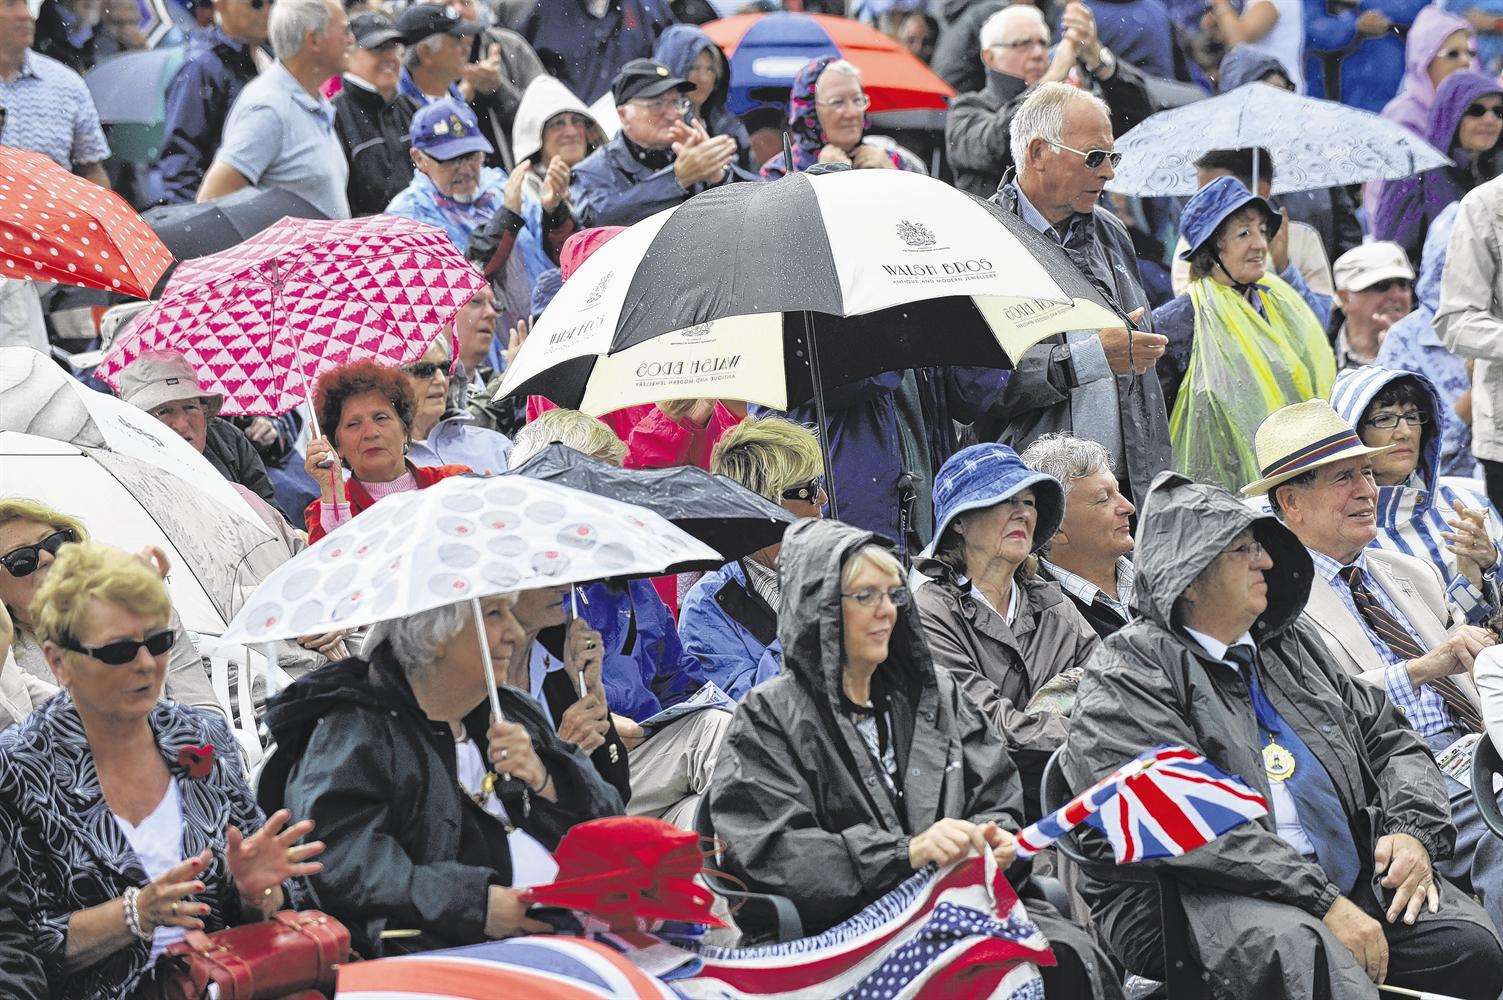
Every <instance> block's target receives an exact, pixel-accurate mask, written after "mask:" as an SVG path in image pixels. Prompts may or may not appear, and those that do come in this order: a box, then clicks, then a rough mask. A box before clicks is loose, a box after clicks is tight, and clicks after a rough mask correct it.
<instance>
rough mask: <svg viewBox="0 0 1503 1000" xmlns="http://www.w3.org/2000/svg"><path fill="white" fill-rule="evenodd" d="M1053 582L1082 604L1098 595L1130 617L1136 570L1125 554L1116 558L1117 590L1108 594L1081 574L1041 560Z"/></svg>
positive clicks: (1110, 606)
mask: <svg viewBox="0 0 1503 1000" xmlns="http://www.w3.org/2000/svg"><path fill="white" fill-rule="evenodd" d="M1041 561H1042V562H1043V564H1044V568H1045V569H1046V570H1048V572H1049V575H1050V576H1052V577H1053V578H1054V582H1055V583H1057V584H1059V588H1060V589H1061V590H1063V591H1064V592H1065V593H1067V594H1069V595H1070V596H1071V597H1073V598H1075V599H1076V600H1077V601H1079V602H1080V603H1082V604H1094V603H1095V602H1096V599H1097V598H1098V597H1099V598H1100V599H1101V603H1102V604H1105V605H1106V606H1107V607H1108V608H1111V609H1112V610H1113V611H1115V612H1116V613H1117V614H1119V615H1121V616H1122V617H1123V618H1124V619H1127V618H1131V617H1132V610H1131V608H1130V605H1131V604H1132V599H1133V593H1134V588H1135V587H1136V586H1137V580H1138V571H1137V568H1136V567H1135V566H1133V564H1132V560H1131V559H1129V558H1127V557H1126V556H1120V557H1118V559H1117V592H1116V593H1115V594H1109V593H1107V592H1106V591H1104V590H1102V589H1101V588H1100V587H1098V586H1096V585H1095V584H1094V583H1092V582H1091V581H1090V580H1087V579H1086V578H1085V577H1083V576H1076V575H1075V574H1074V573H1071V572H1070V571H1069V570H1067V569H1065V568H1064V567H1063V566H1061V565H1059V564H1058V563H1052V562H1050V561H1049V560H1047V559H1044V560H1041Z"/></svg>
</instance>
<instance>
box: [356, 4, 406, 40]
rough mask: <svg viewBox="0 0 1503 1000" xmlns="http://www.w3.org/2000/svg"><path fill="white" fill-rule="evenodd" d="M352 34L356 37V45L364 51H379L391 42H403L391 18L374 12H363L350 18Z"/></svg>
mask: <svg viewBox="0 0 1503 1000" xmlns="http://www.w3.org/2000/svg"><path fill="white" fill-rule="evenodd" d="M350 32H351V33H352V34H353V35H354V36H355V44H356V45H358V46H360V47H361V48H362V49H379V48H380V47H381V46H383V45H386V44H387V43H389V42H400V41H401V40H402V33H401V32H400V31H398V30H397V26H396V25H395V24H393V23H392V20H391V18H389V17H387V16H386V15H385V14H382V13H381V12H380V11H374V10H366V11H361V12H360V13H359V14H356V15H355V16H354V17H352V18H350Z"/></svg>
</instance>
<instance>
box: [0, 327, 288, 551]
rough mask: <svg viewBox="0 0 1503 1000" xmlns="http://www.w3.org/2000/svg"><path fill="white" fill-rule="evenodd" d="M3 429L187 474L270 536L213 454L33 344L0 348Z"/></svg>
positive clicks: (221, 507)
mask: <svg viewBox="0 0 1503 1000" xmlns="http://www.w3.org/2000/svg"><path fill="white" fill-rule="evenodd" d="M0 430H4V431H18V432H20V433H23V434H34V435H37V436H40V437H45V438H51V439H52V440H54V441H62V442H66V443H68V444H73V445H77V446H78V447H80V448H85V449H90V450H91V451H92V450H93V449H100V448H103V449H107V450H109V451H114V452H119V453H120V454H122V455H125V456H127V457H129V458H133V459H135V460H137V461H140V462H145V463H146V464H147V465H151V466H154V467H156V468H157V469H160V470H162V471H164V472H166V473H168V474H169V475H171V476H173V477H175V478H177V479H181V480H183V481H184V482H186V483H187V484H188V485H189V486H191V487H193V488H194V489H195V490H196V491H198V492H199V493H201V494H203V495H204V496H205V497H207V498H208V499H209V501H210V503H211V504H212V505H213V507H214V509H215V510H216V511H217V512H223V513H226V514H229V515H230V516H232V517H233V518H234V519H235V520H236V521H239V522H242V523H243V524H245V525H248V526H250V527H251V528H253V529H255V530H256V531H257V532H258V533H260V534H261V535H265V536H267V537H269V536H270V532H268V531H267V529H266V525H265V524H264V523H263V522H262V520H261V518H260V517H259V516H258V515H257V514H256V512H255V511H254V510H252V509H251V507H250V505H249V504H248V503H246V502H245V499H244V498H243V497H242V496H241V495H240V494H239V493H237V492H236V491H235V488H234V487H233V486H231V485H230V483H229V482H228V481H227V480H226V479H225V478H224V477H223V476H221V475H220V474H219V471H218V470H217V469H215V468H214V466H212V465H210V464H209V460H208V459H206V458H204V457H203V455H201V454H199V453H198V451H197V450H196V449H195V448H194V447H193V446H192V445H190V444H189V443H188V442H187V441H184V440H183V439H182V438H181V437H179V436H178V435H177V434H176V433H174V432H173V430H172V429H171V428H169V427H168V426H167V425H166V424H164V423H162V422H161V421H160V420H158V419H157V418H156V417H153V416H152V415H151V414H149V413H145V412H143V411H141V410H138V409H136V408H135V407H134V406H131V405H130V404H129V403H126V402H124V401H122V400H119V399H116V398H115V397H114V396H109V395H106V394H105V393H102V392H95V391H94V390H93V389H90V388H89V387H88V386H86V385H84V384H83V383H82V382H79V381H78V380H77V379H73V378H70V377H69V376H68V374H67V373H66V372H64V371H63V370H62V369H61V368H59V367H58V365H57V363H56V362H55V361H53V360H52V359H51V358H50V357H48V356H47V355H45V354H43V353H41V352H40V351H35V350H33V349H31V348H29V347H3V348H0Z"/></svg>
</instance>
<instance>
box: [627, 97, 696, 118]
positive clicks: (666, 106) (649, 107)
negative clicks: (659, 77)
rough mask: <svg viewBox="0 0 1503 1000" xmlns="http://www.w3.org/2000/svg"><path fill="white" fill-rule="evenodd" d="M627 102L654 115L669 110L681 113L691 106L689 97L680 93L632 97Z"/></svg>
mask: <svg viewBox="0 0 1503 1000" xmlns="http://www.w3.org/2000/svg"><path fill="white" fill-rule="evenodd" d="M629 103H631V104H635V105H636V106H637V107H639V108H641V109H642V110H643V111H647V112H650V113H651V114H655V115H661V114H666V113H668V112H670V111H677V112H678V113H679V114H683V113H684V112H685V111H688V110H689V108H691V107H692V106H693V105H692V104H690V102H689V99H688V98H687V97H684V96H683V95H681V94H664V95H663V96H662V97H653V98H645V97H633V98H632V99H631V101H630V102H629Z"/></svg>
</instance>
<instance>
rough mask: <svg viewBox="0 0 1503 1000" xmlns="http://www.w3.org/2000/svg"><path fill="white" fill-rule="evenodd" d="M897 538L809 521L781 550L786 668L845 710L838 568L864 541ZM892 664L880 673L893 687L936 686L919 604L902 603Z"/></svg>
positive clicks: (824, 701) (824, 702)
mask: <svg viewBox="0 0 1503 1000" xmlns="http://www.w3.org/2000/svg"><path fill="white" fill-rule="evenodd" d="M869 544H875V545H881V546H882V547H883V548H886V549H890V548H891V543H889V542H887V541H886V540H885V539H882V538H881V537H879V536H878V535H874V534H872V533H871V532H869V531H862V530H861V529H860V528H853V527H851V526H850V525H848V524H842V523H840V522H839V521H823V520H812V519H805V520H802V521H799V522H798V523H797V524H795V525H794V526H793V527H791V528H789V529H788V532H787V534H785V535H784V536H783V548H782V549H781V550H780V551H779V553H778V577H779V578H780V580H781V586H782V589H781V591H780V593H779V594H778V639H779V641H780V642H782V644H783V669H784V670H786V671H788V672H789V673H791V674H793V676H794V677H795V678H797V679H798V681H799V682H800V683H802V684H803V685H804V686H805V687H807V688H808V690H809V691H810V693H811V695H812V696H813V697H814V700H815V701H816V702H817V703H819V704H820V705H821V706H827V707H829V708H830V709H831V711H834V712H837V713H838V712H839V710H840V695H841V685H840V675H841V670H842V667H843V664H844V661H845V642H844V627H843V621H844V618H843V616H842V614H841V608H842V603H841V597H840V571H841V570H842V569H843V568H844V567H845V563H846V560H847V559H849V558H850V557H851V556H852V555H854V554H855V552H856V551H857V550H858V549H860V548H861V547H862V546H864V545H869ZM897 611H898V617H897V622H896V624H895V625H894V626H893V630H892V638H891V639H890V640H889V644H888V650H887V662H886V663H884V664H883V665H882V666H881V667H880V668H878V672H879V673H880V674H881V675H882V676H883V679H884V680H885V681H886V682H887V683H888V684H889V685H890V686H891V688H890V689H891V690H894V691H896V690H902V691H905V692H907V693H910V694H912V693H916V692H917V691H918V689H920V688H922V687H926V686H929V685H932V684H933V683H934V662H933V661H932V660H931V659H930V658H929V647H928V645H927V644H926V642H925V640H924V638H923V636H924V631H923V628H922V627H921V626H920V625H919V622H918V611H917V610H916V609H915V608H914V606H913V603H912V602H909V603H908V604H907V605H905V606H903V607H901V608H898V609H897Z"/></svg>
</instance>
